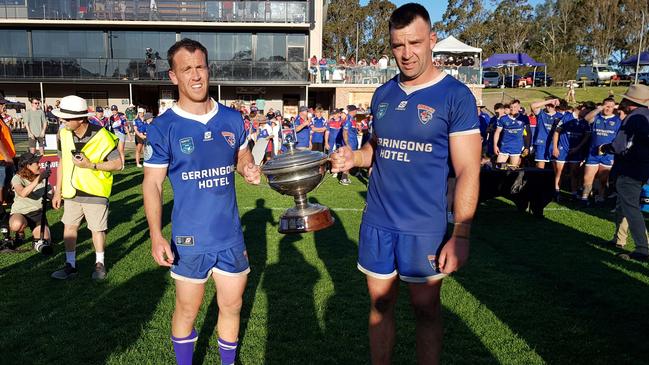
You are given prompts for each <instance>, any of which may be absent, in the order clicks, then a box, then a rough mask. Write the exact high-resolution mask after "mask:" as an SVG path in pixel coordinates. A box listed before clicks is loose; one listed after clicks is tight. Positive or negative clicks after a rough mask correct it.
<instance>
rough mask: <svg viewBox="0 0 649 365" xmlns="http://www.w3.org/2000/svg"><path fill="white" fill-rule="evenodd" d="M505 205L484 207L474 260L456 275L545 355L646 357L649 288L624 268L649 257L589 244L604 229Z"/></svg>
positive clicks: (558, 359) (565, 359) (616, 359)
mask: <svg viewBox="0 0 649 365" xmlns="http://www.w3.org/2000/svg"><path fill="white" fill-rule="evenodd" d="M505 207H510V206H509V205H507V204H505V203H504V202H501V201H498V200H492V201H489V202H487V203H485V204H484V205H482V206H481V207H480V209H479V211H478V216H477V218H476V221H477V222H479V223H480V224H479V225H476V228H475V229H474V232H473V235H472V237H473V239H472V241H473V244H472V247H471V249H472V253H471V259H470V262H469V264H468V266H467V268H466V269H465V270H462V271H460V272H459V273H457V274H456V275H454V278H455V280H457V281H458V282H459V283H460V284H461V285H462V286H463V287H464V288H465V289H466V290H467V291H468V292H470V293H471V294H472V295H474V296H475V297H476V298H477V299H478V300H479V301H480V302H481V303H482V304H483V305H485V306H486V307H487V308H489V310H491V311H492V312H493V313H494V314H495V315H496V316H497V317H498V318H499V319H500V320H501V321H502V322H504V323H505V324H507V325H508V326H509V328H511V330H512V331H513V332H515V333H516V334H518V335H519V336H520V337H522V338H523V339H524V340H525V341H526V342H527V344H529V346H530V347H531V348H532V349H534V350H535V351H536V352H537V353H538V354H539V355H540V356H541V357H542V358H543V359H544V360H545V361H546V362H548V363H564V364H565V363H592V364H607V363H642V362H645V361H646V359H648V358H649V348H648V347H647V346H646V341H645V338H646V336H645V335H644V334H645V333H646V329H647V328H649V318H648V317H647V315H646V308H647V303H648V302H649V290H648V289H649V288H648V286H647V284H646V283H645V282H642V281H640V280H637V279H635V278H633V277H632V276H631V275H630V274H626V273H624V272H623V271H627V272H630V273H638V272H639V271H640V272H644V270H645V268H646V264H645V265H642V264H638V263H633V262H624V261H620V260H619V259H617V258H616V257H615V256H614V255H613V252H611V251H607V250H604V249H601V248H598V247H595V246H593V245H592V244H589V242H597V241H598V240H600V238H599V237H595V236H592V235H590V234H586V233H582V232H580V231H578V230H576V229H573V228H572V227H569V226H566V225H564V224H560V223H556V222H553V221H550V220H547V219H545V220H538V219H534V218H533V217H531V216H529V215H527V214H520V213H518V212H517V211H516V210H515V209H513V207H510V208H512V209H511V210H508V209H505ZM491 209H493V210H497V211H498V214H491V213H490V210H491ZM612 266H613V267H617V268H619V269H615V268H613V267H612ZM644 275H646V274H644ZM642 359H644V360H642Z"/></svg>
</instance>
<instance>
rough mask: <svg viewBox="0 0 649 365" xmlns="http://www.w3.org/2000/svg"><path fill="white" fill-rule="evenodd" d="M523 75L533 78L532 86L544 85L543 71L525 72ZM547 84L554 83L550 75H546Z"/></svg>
mask: <svg viewBox="0 0 649 365" xmlns="http://www.w3.org/2000/svg"><path fill="white" fill-rule="evenodd" d="M525 77H529V78H530V79H531V78H534V86H545V81H546V80H545V72H543V71H541V72H537V73H536V74H535V73H534V72H528V73H527V74H525ZM547 82H548V86H552V84H554V79H553V78H552V76H550V75H548V79H547Z"/></svg>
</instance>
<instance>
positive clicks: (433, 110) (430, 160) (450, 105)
mask: <svg viewBox="0 0 649 365" xmlns="http://www.w3.org/2000/svg"><path fill="white" fill-rule="evenodd" d="M398 77H399V76H398V75H397V76H395V77H394V78H393V79H391V80H390V81H388V82H387V83H385V84H384V85H382V86H381V87H380V88H378V89H377V90H376V92H375V93H374V97H373V98H372V112H373V113H374V135H375V138H376V142H377V145H376V149H375V150H374V165H373V168H372V174H371V175H370V183H369V188H368V195H367V205H366V208H365V212H364V214H363V222H364V223H367V224H370V225H372V226H375V227H378V228H382V229H386V230H391V231H396V232H400V233H405V234H418V235H435V236H440V235H443V234H444V233H445V232H446V189H447V184H446V180H447V177H448V169H449V137H450V136H453V135H461V134H472V133H476V134H477V133H480V129H479V121H478V115H477V113H476V109H475V105H476V104H475V98H474V97H473V94H471V91H469V89H468V88H467V87H466V86H465V85H464V84H462V83H461V82H459V81H457V80H456V79H455V78H453V77H451V76H447V75H446V74H444V73H442V75H440V77H439V78H437V79H436V80H433V81H431V82H430V83H427V84H425V85H421V86H418V87H405V86H403V85H401V84H400V83H399V81H398Z"/></svg>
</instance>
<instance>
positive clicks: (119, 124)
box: [110, 114, 126, 134]
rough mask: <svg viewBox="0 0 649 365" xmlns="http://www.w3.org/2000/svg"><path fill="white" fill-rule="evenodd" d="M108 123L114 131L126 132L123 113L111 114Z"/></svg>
mask: <svg viewBox="0 0 649 365" xmlns="http://www.w3.org/2000/svg"><path fill="white" fill-rule="evenodd" d="M110 123H111V125H110V126H111V127H112V128H113V131H114V132H119V133H122V134H126V117H125V116H124V114H117V115H111V116H110Z"/></svg>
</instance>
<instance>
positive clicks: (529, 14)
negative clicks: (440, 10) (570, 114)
mask: <svg viewBox="0 0 649 365" xmlns="http://www.w3.org/2000/svg"><path fill="white" fill-rule="evenodd" d="M326 7H327V8H326V11H327V20H326V23H325V27H324V37H323V46H324V49H325V55H326V56H328V57H336V58H337V57H340V56H347V57H350V56H354V55H355V52H356V43H357V38H358V54H359V58H371V57H377V58H378V57H380V55H381V54H389V52H390V47H389V46H390V45H389V34H388V19H389V16H390V14H391V13H392V11H393V10H394V9H395V6H394V4H392V3H391V2H390V1H388V0H370V1H369V2H368V4H367V5H365V6H361V5H360V4H359V2H358V0H329V1H327V5H326ZM643 11H644V13H645V16H646V21H645V29H641V28H642V12H643ZM647 24H649V2H648V1H647V0H545V1H544V2H542V3H540V4H538V5H536V6H535V7H534V6H532V5H531V4H530V3H529V2H528V0H448V6H447V8H446V11H445V12H444V14H443V16H442V20H441V21H439V22H436V23H435V24H433V29H434V30H435V31H436V32H437V34H438V39H443V38H445V37H447V36H449V35H453V36H455V37H456V38H458V39H460V40H461V41H463V42H465V43H467V44H469V45H471V46H474V47H480V48H482V49H483V54H484V57H488V56H490V55H491V54H494V53H518V52H522V53H528V54H530V55H531V56H532V57H534V58H535V59H536V60H537V61H540V62H544V63H546V64H547V65H548V72H549V73H550V74H552V75H553V76H554V77H555V78H556V79H559V80H567V79H571V78H574V77H575V74H576V70H577V67H578V66H579V64H581V63H591V62H596V63H610V62H613V63H617V62H619V61H621V60H623V59H624V58H626V57H627V56H629V55H633V54H636V53H637V52H638V46H639V42H640V33H641V32H642V31H643V32H644V39H645V42H644V44H645V45H646V44H649V39H647V38H649V26H647ZM357 25H358V28H359V35H358V37H357V33H356V29H357ZM648 48H649V47H647V46H644V47H643V50H646V49H648ZM327 52H329V54H327Z"/></svg>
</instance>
